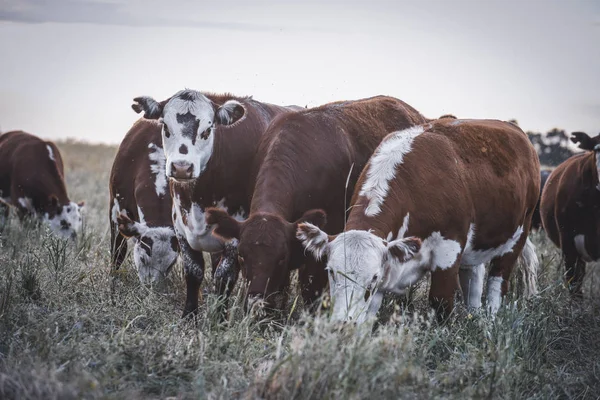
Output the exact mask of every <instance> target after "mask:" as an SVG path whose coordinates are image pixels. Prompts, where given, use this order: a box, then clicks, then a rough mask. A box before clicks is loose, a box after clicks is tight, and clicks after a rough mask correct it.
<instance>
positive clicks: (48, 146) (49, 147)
mask: <svg viewBox="0 0 600 400" xmlns="http://www.w3.org/2000/svg"><path fill="white" fill-rule="evenodd" d="M46 148H47V149H48V156H49V157H50V159H51V160H52V161H56V159H55V158H54V152H53V151H52V146H50V145H49V144H47V145H46Z"/></svg>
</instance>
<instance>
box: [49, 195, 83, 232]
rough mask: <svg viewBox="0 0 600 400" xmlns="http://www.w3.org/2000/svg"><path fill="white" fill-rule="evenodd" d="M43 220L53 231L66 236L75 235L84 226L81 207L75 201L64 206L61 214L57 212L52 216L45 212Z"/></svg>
mask: <svg viewBox="0 0 600 400" xmlns="http://www.w3.org/2000/svg"><path fill="white" fill-rule="evenodd" d="M43 221H44V222H45V223H46V224H47V225H48V226H49V227H50V229H51V230H52V232H54V233H55V234H56V235H58V236H62V237H65V238H67V237H74V236H75V235H77V234H78V233H79V232H81V229H82V227H83V218H82V216H81V208H80V207H79V206H78V205H77V203H74V202H70V203H69V204H67V205H65V206H62V209H61V211H60V214H56V215H55V216H54V217H53V218H50V217H49V215H48V213H46V214H44V216H43Z"/></svg>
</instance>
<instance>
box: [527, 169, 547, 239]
mask: <svg viewBox="0 0 600 400" xmlns="http://www.w3.org/2000/svg"><path fill="white" fill-rule="evenodd" d="M551 172H552V171H551V170H548V169H543V170H542V171H541V172H540V198H539V199H538V202H537V204H536V205H535V210H534V211H533V218H531V230H532V231H538V230H539V229H540V228H541V227H542V217H541V216H540V203H541V202H542V192H543V191H544V186H545V185H546V181H547V180H548V177H549V176H550V173H551Z"/></svg>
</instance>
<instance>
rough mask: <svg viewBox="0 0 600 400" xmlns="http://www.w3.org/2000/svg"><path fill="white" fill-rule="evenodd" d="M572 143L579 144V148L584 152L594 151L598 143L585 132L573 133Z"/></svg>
mask: <svg viewBox="0 0 600 400" xmlns="http://www.w3.org/2000/svg"><path fill="white" fill-rule="evenodd" d="M571 142H573V143H578V146H579V148H580V149H582V150H594V146H595V145H596V141H595V140H593V139H592V138H591V137H590V136H589V135H588V134H587V133H584V132H573V133H572V134H571Z"/></svg>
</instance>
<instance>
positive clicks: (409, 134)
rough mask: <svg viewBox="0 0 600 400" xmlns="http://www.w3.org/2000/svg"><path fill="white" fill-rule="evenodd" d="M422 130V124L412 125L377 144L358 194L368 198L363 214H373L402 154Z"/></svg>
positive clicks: (386, 189)
mask: <svg viewBox="0 0 600 400" xmlns="http://www.w3.org/2000/svg"><path fill="white" fill-rule="evenodd" d="M423 132H424V128H423V126H413V127H411V128H408V129H405V130H403V131H398V132H394V133H391V134H389V135H388V136H387V137H386V138H385V139H384V141H383V142H382V143H381V144H380V145H379V147H378V148H377V150H375V154H374V155H373V156H372V157H371V160H370V161H369V166H368V170H367V178H366V180H365V182H364V183H363V186H362V188H361V190H360V193H359V195H361V196H364V197H366V198H367V200H368V204H367V207H366V209H365V215H367V216H375V215H377V214H379V212H380V211H381V205H382V204H383V202H384V200H385V198H386V197H387V194H388V190H389V186H390V181H391V180H392V179H394V176H395V174H396V168H397V167H398V165H400V164H402V162H403V161H404V156H405V155H406V154H408V153H409V152H410V151H411V150H412V143H413V141H414V140H415V138H416V137H417V136H419V135H420V134H422V133H423Z"/></svg>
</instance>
